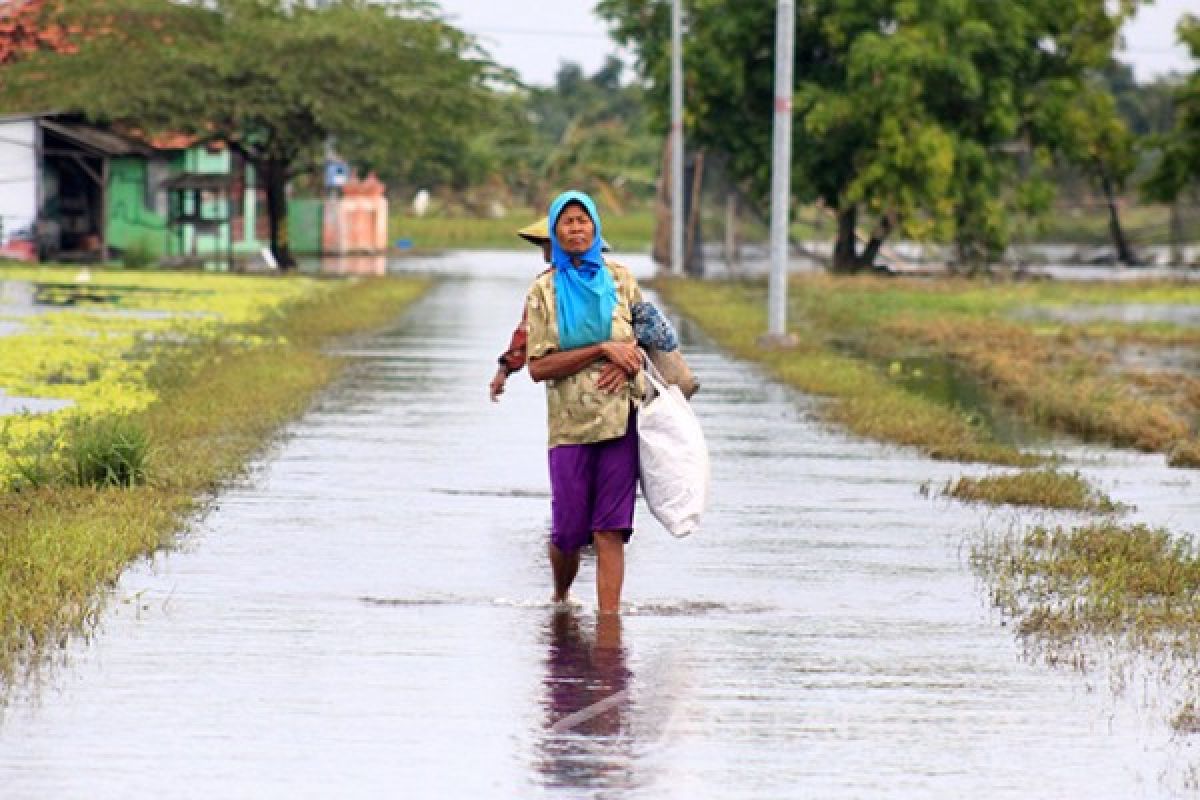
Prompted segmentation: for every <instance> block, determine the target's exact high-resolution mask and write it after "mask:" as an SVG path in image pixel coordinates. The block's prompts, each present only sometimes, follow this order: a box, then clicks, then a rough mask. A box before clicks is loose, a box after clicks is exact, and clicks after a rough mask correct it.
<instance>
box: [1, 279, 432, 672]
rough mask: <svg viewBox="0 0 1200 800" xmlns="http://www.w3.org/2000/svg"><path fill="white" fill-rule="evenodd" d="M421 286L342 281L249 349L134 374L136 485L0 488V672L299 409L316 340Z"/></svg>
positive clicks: (332, 369)
mask: <svg viewBox="0 0 1200 800" xmlns="http://www.w3.org/2000/svg"><path fill="white" fill-rule="evenodd" d="M425 288H426V284H425V283H424V282H421V281H410V280H394V279H379V280H369V281H357V282H346V283H341V284H338V285H336V287H330V288H328V290H327V291H321V292H317V293H311V294H309V295H308V296H307V297H306V298H305V299H302V300H299V301H297V302H295V303H293V304H291V305H290V306H286V307H284V308H282V309H281V311H280V313H278V314H272V315H269V316H268V317H266V318H264V319H262V320H260V321H258V322H256V323H255V324H253V325H252V326H251V330H252V331H253V332H254V334H255V335H257V336H258V337H260V339H259V345H258V346H255V347H253V348H246V347H245V346H244V345H243V343H242V342H241V341H240V340H238V339H236V338H232V337H231V338H224V337H211V338H206V339H203V340H200V341H199V342H196V343H194V344H192V345H191V346H188V347H186V348H183V349H170V350H165V351H163V352H162V353H161V354H160V356H161V357H160V358H158V359H156V360H153V361H152V362H151V364H150V366H149V367H148V368H147V369H146V373H145V374H146V382H147V385H148V386H149V387H150V389H151V390H152V391H153V393H154V396H155V397H156V399H155V401H154V402H152V403H151V404H150V405H149V406H148V407H146V408H144V409H142V410H140V411H137V412H134V413H131V414H129V415H127V416H125V417H124V421H123V424H124V425H126V426H129V429H136V430H137V431H140V432H142V434H143V435H144V437H145V440H146V443H147V447H146V451H145V461H144V465H143V467H142V469H143V470H144V481H130V482H128V483H132V484H134V485H119V486H112V485H101V486H76V485H71V482H63V481H55V480H52V479H51V480H46V481H44V482H43V483H42V484H41V485H37V486H34V485H26V486H25V488H23V489H22V490H20V491H9V492H7V493H0V675H2V674H11V671H12V670H13V669H14V668H16V667H18V666H19V665H20V664H22V663H24V664H31V663H36V662H37V659H38V656H39V655H41V654H44V653H45V651H46V647H47V646H52V645H55V644H57V643H60V642H61V641H63V640H65V638H66V637H68V636H69V635H70V634H72V633H76V632H86V631H87V629H88V627H89V623H90V622H92V621H94V620H95V618H96V615H97V613H98V611H99V609H100V608H101V607H102V604H103V599H104V594H103V592H102V591H101V590H102V589H103V587H106V586H109V585H111V584H112V582H113V581H115V580H116V578H117V577H118V576H119V575H120V573H121V571H122V570H123V569H124V567H125V566H126V565H127V564H128V563H129V562H130V561H131V560H132V559H135V558H137V557H140V556H144V555H147V554H150V553H152V552H154V551H155V550H156V549H158V548H160V547H163V546H164V545H167V544H169V543H170V542H171V541H172V539H173V537H174V536H175V535H176V534H177V533H178V532H179V531H180V530H181V529H182V528H183V527H185V526H186V523H187V519H188V516H189V515H190V514H192V513H194V512H195V511H196V510H197V508H199V506H200V505H201V504H202V503H203V502H204V501H205V498H206V496H207V495H208V493H209V492H211V491H212V490H214V489H215V488H217V487H218V486H219V485H220V484H221V483H222V482H223V481H226V480H228V479H229V478H231V477H233V476H234V475H236V474H237V473H238V471H240V470H241V469H242V468H243V467H244V465H245V463H246V461H247V459H248V458H249V457H250V456H251V455H253V454H254V453H255V452H256V451H257V450H259V449H260V448H261V447H262V446H263V444H264V443H265V442H266V441H268V440H269V438H270V437H271V436H272V435H273V433H274V432H275V431H276V430H278V427H279V425H280V424H281V423H283V422H284V421H286V420H287V419H289V418H292V417H294V416H295V415H296V414H298V413H299V412H301V411H302V410H303V409H304V408H305V407H307V405H308V404H309V403H310V402H311V399H312V396H313V394H314V393H315V392H316V391H317V390H318V389H320V388H321V387H323V386H325V385H327V384H328V383H329V382H330V380H331V379H332V378H333V377H334V376H335V375H336V374H337V371H338V368H339V364H340V362H339V360H338V359H337V358H335V357H332V356H330V355H328V354H327V353H325V352H323V351H322V345H323V344H324V343H326V342H328V341H329V340H330V338H331V337H336V336H342V335H346V334H350V333H354V332H357V331H363V330H369V329H371V328H377V327H380V326H382V325H385V324H386V323H387V322H388V321H390V320H392V319H394V318H395V317H396V315H397V314H398V313H399V311H400V310H401V309H402V308H403V307H404V306H405V305H407V304H408V303H410V302H411V301H412V300H414V299H415V298H416V297H418V296H419V295H420V294H421V293H422V292H423V291H424V289H425ZM65 430H67V431H69V430H70V429H69V428H67V429H65ZM66 441H67V442H68V445H70V444H71V443H72V442H75V440H73V439H69V438H68V439H67V440H66ZM138 484H140V485H138ZM2 683H3V681H0V684H2Z"/></svg>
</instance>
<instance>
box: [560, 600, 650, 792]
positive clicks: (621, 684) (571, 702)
mask: <svg viewBox="0 0 1200 800" xmlns="http://www.w3.org/2000/svg"><path fill="white" fill-rule="evenodd" d="M544 640H545V645H546V676H545V679H544V684H543V686H544V698H543V709H544V711H545V731H544V733H543V735H542V737H541V741H540V747H539V755H538V763H537V769H538V771H539V773H540V774H541V776H542V779H543V783H544V785H546V786H548V787H552V788H573V789H580V788H631V787H632V786H633V784H634V771H633V763H634V758H633V756H634V752H633V749H634V748H633V741H634V740H633V737H632V736H631V735H630V732H631V723H630V718H629V717H630V711H631V702H630V689H629V686H630V683H631V680H632V673H631V672H630V670H629V667H628V665H627V663H626V651H625V647H624V645H623V643H622V641H621V618H620V616H618V615H616V614H598V615H597V617H596V623H595V627H594V630H593V631H592V633H591V635H589V634H588V632H587V631H585V630H584V626H583V624H582V622H581V620H580V618H579V615H578V613H577V612H576V611H575V610H574V609H556V610H555V611H554V612H553V613H552V615H551V617H550V620H549V623H548V625H547V626H546V631H545V636H544Z"/></svg>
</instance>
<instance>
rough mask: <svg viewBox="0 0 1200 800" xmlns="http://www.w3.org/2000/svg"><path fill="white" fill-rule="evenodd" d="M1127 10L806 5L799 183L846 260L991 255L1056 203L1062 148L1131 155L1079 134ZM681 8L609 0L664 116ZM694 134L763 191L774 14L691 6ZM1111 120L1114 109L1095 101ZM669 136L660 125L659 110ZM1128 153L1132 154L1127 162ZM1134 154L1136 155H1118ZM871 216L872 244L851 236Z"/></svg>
mask: <svg viewBox="0 0 1200 800" xmlns="http://www.w3.org/2000/svg"><path fill="white" fill-rule="evenodd" d="M1131 6H1132V0H1124V1H1123V2H1121V3H1118V4H1109V3H1106V2H1104V0H1026V1H1025V2H1021V3H970V2H963V0H864V1H863V2H853V3H848V2H843V1H842V0H808V1H807V2H803V3H799V4H798V5H797V14H796V40H795V42H796V43H795V52H796V55H795V58H796V62H795V65H794V69H795V76H796V88H795V98H794V109H795V112H794V113H795V122H794V124H793V136H794V141H793V148H792V151H793V154H794V155H793V167H792V184H793V191H794V196H795V197H796V199H797V200H799V201H801V202H819V203H821V204H823V205H824V206H825V207H827V208H829V209H830V210H832V211H833V212H834V213H836V214H837V217H838V223H839V224H838V240H837V243H836V245H835V257H834V266H835V268H838V269H857V268H860V267H864V266H870V265H871V264H872V263H873V261H874V259H875V256H876V253H877V252H878V249H879V247H880V246H881V244H882V242H883V241H884V239H885V238H886V237H887V236H888V235H889V234H890V233H891V231H893V230H895V229H897V228H899V229H901V230H903V231H905V232H906V233H908V234H910V235H914V236H917V237H928V236H933V235H936V236H938V237H939V238H945V239H952V240H954V241H956V242H957V243H958V246H959V252H960V259H962V260H964V261H966V262H979V261H982V260H983V259H985V258H987V257H989V256H991V255H994V254H995V253H997V252H998V251H999V250H1001V249H1002V248H1003V247H1004V246H1005V244H1006V243H1007V241H1008V237H1009V230H1010V227H1011V216H1012V213H1013V212H1014V211H1018V210H1035V209H1037V208H1039V207H1044V206H1045V204H1046V203H1047V201H1048V198H1049V196H1050V194H1051V191H1050V187H1049V186H1048V185H1047V183H1046V181H1045V180H1044V179H1043V173H1044V171H1045V170H1046V169H1047V168H1048V167H1049V166H1050V165H1051V164H1052V163H1053V161H1054V159H1055V158H1056V157H1066V156H1065V155H1064V154H1068V153H1075V154H1077V153H1079V152H1082V151H1088V152H1091V150H1089V147H1091V148H1092V150H1094V151H1096V152H1099V151H1100V150H1101V149H1105V150H1106V152H1111V153H1112V154H1114V156H1118V155H1121V152H1123V151H1121V145H1120V142H1119V141H1118V140H1119V139H1120V136H1119V135H1118V132H1117V131H1116V130H1112V131H1110V132H1109V133H1108V134H1106V135H1105V137H1103V147H1101V144H1100V143H1099V142H1092V145H1095V146H1094V147H1092V145H1089V144H1088V143H1086V142H1081V141H1077V138H1076V137H1077V136H1083V135H1086V136H1087V137H1091V138H1093V139H1094V138H1096V137H1093V136H1092V134H1091V133H1090V132H1085V131H1075V130H1073V129H1071V127H1070V125H1069V124H1068V123H1067V117H1068V116H1074V117H1075V118H1077V115H1078V113H1079V107H1078V105H1077V104H1076V100H1075V99H1074V98H1076V97H1077V96H1080V95H1086V94H1087V91H1086V90H1088V87H1089V83H1088V82H1089V80H1091V76H1092V74H1093V73H1094V71H1095V70H1097V69H1100V68H1102V67H1103V66H1104V65H1106V64H1107V63H1108V61H1109V59H1110V56H1111V53H1112V49H1113V45H1114V42H1115V37H1116V34H1117V31H1118V29H1119V27H1120V24H1121V22H1122V20H1123V18H1124V16H1125V15H1126V14H1127V13H1129V11H1130V10H1131ZM669 7H670V3H669V0H600V3H599V5H598V11H599V12H600V14H601V15H602V16H604V17H605V18H606V19H607V20H609V21H610V22H611V23H612V24H613V26H614V33H615V36H616V37H617V39H618V40H619V41H621V42H622V43H624V44H626V45H629V46H632V47H633V48H634V49H635V50H636V52H637V53H638V56H639V61H638V66H639V69H640V71H641V73H642V75H643V76H644V77H645V79H646V80H647V81H648V84H649V87H650V89H649V90H650V92H651V94H652V96H653V97H654V98H655V100H656V103H655V104H654V106H655V107H657V108H666V107H667V104H666V95H667V91H668V88H669V86H668V81H667V76H668V68H669V63H668V53H667V45H668V40H667V32H668V30H669V26H668V14H669ZM686 9H687V31H688V32H687V36H686V37H685V41H686V44H685V71H686V76H687V77H686V89H685V91H686V93H687V98H688V100H687V116H686V120H685V123H686V126H687V131H688V137H689V139H690V141H692V142H694V143H696V144H698V145H700V146H704V147H712V148H714V149H718V150H720V151H722V152H724V153H725V154H727V155H728V157H729V160H730V165H731V168H732V170H733V173H734V175H735V176H736V177H737V178H739V179H740V180H741V181H742V182H743V183H744V184H745V186H746V188H747V189H748V190H749V191H750V193H751V195H752V196H757V197H759V198H763V199H765V197H766V196H767V189H768V186H769V168H770V159H769V157H768V154H769V153H770V151H771V144H770V137H771V125H770V120H771V113H772V109H773V105H774V85H773V84H774V71H773V68H772V65H773V60H774V49H775V47H774V28H775V24H774V17H775V13H774V8H773V5H772V4H764V3H738V4H730V3H725V2H721V0H689V2H687V3H686ZM1087 97H1088V99H1087V100H1086V101H1084V102H1085V106H1086V109H1087V113H1091V114H1096V115H1100V116H1101V119H1099V120H1095V121H1096V122H1098V123H1100V124H1101V125H1104V126H1107V125H1108V121H1109V120H1110V119H1112V118H1114V117H1115V113H1116V112H1115V109H1114V108H1113V107H1112V106H1111V104H1107V103H1104V102H1102V101H1097V100H1096V99H1095V97H1094V96H1092V95H1087ZM656 121H657V124H658V128H659V129H660V130H665V127H666V126H665V120H664V119H663V118H662V116H661V115H659V116H657V117H656ZM1119 151H1120V152H1119ZM1122 157H1123V156H1122ZM863 218H868V219H870V220H872V221H873V222H874V227H873V229H872V231H871V233H870V235H869V237H867V239H868V241H867V242H866V244H865V246H860V244H859V243H858V242H857V241H856V234H855V230H856V227H857V225H858V224H859V222H860V221H862V219H863Z"/></svg>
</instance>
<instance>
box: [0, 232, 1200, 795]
mask: <svg viewBox="0 0 1200 800" xmlns="http://www.w3.org/2000/svg"><path fill="white" fill-rule="evenodd" d="M405 265H407V266H409V267H413V268H421V269H429V270H432V271H436V272H439V273H442V274H443V275H444V277H445V280H444V281H443V282H442V283H441V284H440V285H439V286H438V288H436V289H435V290H434V291H433V292H432V293H431V294H430V295H429V296H428V297H427V298H426V299H425V300H423V301H422V302H421V303H419V304H418V305H417V306H416V307H414V308H413V309H412V310H411V312H410V313H409V314H407V315H406V316H405V317H404V318H403V319H402V320H401V321H400V322H399V323H398V325H397V326H396V327H395V329H394V330H392V331H390V332H388V333H385V334H383V335H380V336H377V337H375V338H371V339H368V340H362V341H359V342H357V343H354V344H351V345H348V346H347V348H346V350H347V352H348V353H349V354H350V355H352V356H353V357H354V358H355V362H354V366H353V367H352V368H351V370H350V372H349V373H348V375H347V376H346V379H345V380H344V381H343V382H342V383H341V384H340V385H339V387H337V388H336V389H335V390H333V391H331V392H329V393H327V394H326V395H324V396H323V397H322V399H321V400H320V402H319V403H318V404H317V406H316V407H315V408H314V409H313V410H312V412H311V413H309V414H308V415H307V416H306V417H305V418H304V419H302V420H301V421H299V422H298V423H296V424H295V425H294V426H292V427H291V429H290V430H289V432H288V436H287V437H286V439H285V440H284V441H283V442H281V443H280V444H279V445H278V446H277V447H276V448H274V449H273V450H272V451H271V452H270V453H268V454H267V455H266V456H265V457H264V458H263V460H262V461H261V462H260V463H259V464H258V465H257V466H256V468H255V469H254V471H253V473H252V474H251V475H250V476H249V477H248V478H247V479H246V480H245V481H243V482H242V483H240V484H239V485H237V486H235V487H232V488H230V489H228V490H227V491H225V492H223V493H222V494H221V496H220V497H219V498H218V501H217V504H216V506H215V507H214V508H213V509H212V511H211V513H209V514H208V515H207V516H206V517H205V518H203V519H202V520H201V521H199V522H198V523H197V524H196V526H195V529H194V530H193V531H192V532H191V533H190V534H189V535H188V536H187V537H186V538H185V540H184V542H183V545H182V547H181V549H180V550H178V551H175V552H172V553H169V554H165V555H162V556H160V557H159V558H158V559H157V560H156V561H155V563H153V564H144V565H140V566H138V567H135V568H133V569H131V570H130V571H129V572H128V573H127V574H126V576H125V577H124V578H123V579H122V581H121V583H120V585H119V587H118V589H117V590H116V594H115V597H114V599H113V601H112V604H111V607H110V611H109V612H108V613H107V614H106V615H105V618H104V620H103V622H102V624H101V626H100V628H99V630H98V631H97V634H96V636H94V637H93V638H92V639H91V641H89V642H86V643H77V644H76V645H74V646H72V648H71V649H70V651H69V653H68V654H67V657H66V662H67V663H66V664H65V665H63V666H61V667H59V668H56V669H53V670H50V671H49V672H48V675H47V676H46V679H45V682H44V684H43V685H40V686H34V687H24V688H21V689H19V690H18V691H17V693H16V696H15V697H14V698H13V700H12V701H11V702H10V704H9V706H8V709H7V710H6V711H5V716H4V718H3V721H2V724H0V797H4V798H75V797H79V798H128V797H149V796H162V797H197V798H201V797H203V798H211V797H246V798H273V797H279V798H285V797H286V798H293V797H328V796H339V797H375V796H402V797H412V798H452V797H455V798H456V797H464V798H465V797H471V798H493V797H495V798H508V797H520V798H536V797H546V798H579V797H596V798H702V797H713V798H740V797H745V798H783V797H797V798H800V797H805V798H807V797H819V798H946V797H979V798H1014V799H1015V798H1021V799H1022V800H1024V799H1026V798H1067V797H1071V798H1074V797H1087V798H1121V799H1122V800H1126V799H1128V798H1142V797H1146V798H1157V797H1168V796H1172V794H1173V790H1174V788H1175V787H1174V783H1173V779H1170V778H1168V779H1166V780H1164V778H1163V776H1164V775H1167V776H1170V775H1172V774H1174V772H1175V771H1176V769H1175V766H1174V765H1177V764H1178V763H1179V760H1180V758H1185V757H1186V756H1187V755H1188V752H1187V749H1186V747H1184V746H1183V745H1181V744H1180V743H1179V742H1173V741H1172V740H1171V739H1170V737H1169V733H1168V731H1167V730H1166V726H1165V723H1164V722H1163V717H1164V714H1163V713H1162V712H1161V710H1160V709H1146V708H1142V707H1139V706H1138V704H1136V703H1131V702H1125V701H1124V700H1122V699H1121V698H1119V697H1113V696H1112V695H1111V693H1109V692H1108V691H1107V689H1106V688H1105V686H1106V680H1105V678H1104V676H1093V677H1090V678H1089V677H1087V676H1080V675H1079V674H1076V673H1073V672H1070V671H1056V670H1051V669H1048V668H1046V667H1044V666H1041V665H1039V664H1037V663H1031V662H1030V661H1029V660H1027V659H1025V658H1023V657H1022V655H1021V648H1020V645H1019V643H1017V642H1016V641H1014V638H1013V635H1012V633H1011V631H1010V630H1009V629H1008V628H1006V627H1004V626H1002V625H1001V624H1000V620H999V619H998V618H997V617H996V616H995V615H994V614H993V613H992V612H991V611H990V609H989V608H988V604H987V602H986V594H985V592H984V590H983V588H982V587H980V586H979V585H978V584H977V582H976V580H975V579H974V578H973V577H972V575H971V572H970V570H969V568H968V566H967V563H966V561H967V558H966V555H967V549H968V542H969V539H970V537H971V536H972V535H973V534H974V533H977V532H978V531H979V530H980V529H981V527H982V526H984V525H989V524H994V525H1008V524H1011V523H1012V519H1010V515H1008V514H1007V512H994V511H993V512H986V511H982V510H977V509H973V508H969V507H965V506H961V505H959V504H957V503H953V502H950V501H947V500H945V499H940V498H938V497H937V496H936V495H937V492H936V489H937V488H939V487H940V486H942V485H943V484H944V483H945V482H946V481H948V480H950V479H951V478H954V477H957V476H959V475H960V474H963V473H964V472H973V473H979V472H982V469H981V468H977V467H970V468H964V467H962V466H961V465H955V464H945V463H937V462H931V461H928V460H926V459H923V458H921V457H919V456H917V455H915V454H914V453H913V452H912V451H910V450H906V449H902V448H892V447H886V446H882V445H877V444H873V443H870V442H865V441H862V440H858V439H853V438H850V437H848V436H845V435H842V434H840V433H838V432H836V431H831V430H829V429H828V428H826V427H825V426H823V425H822V424H820V423H818V422H817V421H816V420H815V418H814V416H813V414H812V405H811V403H812V401H810V400H808V399H806V398H804V397H803V396H801V395H798V394H796V393H794V392H792V391H790V390H787V389H784V388H781V387H779V386H776V385H773V384H771V383H769V382H767V381H765V380H764V379H763V378H762V376H761V375H760V374H759V373H758V372H756V371H755V370H754V369H753V368H751V367H748V366H746V365H744V364H740V363H737V362H734V361H732V360H730V359H729V358H727V357H725V356H723V355H721V354H720V353H717V352H715V351H714V350H712V349H711V347H710V346H708V345H707V344H705V343H704V342H703V341H700V340H697V339H696V338H695V337H694V336H693V335H692V334H691V333H690V332H689V331H688V330H687V326H683V330H682V331H681V333H682V335H683V337H684V340H685V342H687V343H688V344H687V348H688V352H689V358H690V361H691V363H692V365H693V367H694V369H695V371H696V373H697V375H698V376H699V378H700V380H701V381H702V383H703V389H702V390H701V392H700V394H699V395H697V397H696V401H695V407H696V409H697V411H698V413H699V414H700V416H701V419H702V421H703V423H704V426H705V429H706V434H707V436H708V440H709V446H710V450H711V454H712V461H713V487H714V493H713V500H712V508H711V512H710V514H709V515H708V518H707V521H706V524H705V529H704V530H703V531H702V532H701V533H700V534H697V535H696V536H695V537H693V538H692V539H689V540H683V541H676V540H673V539H671V537H669V536H668V535H667V534H666V533H665V532H663V531H662V530H661V529H659V528H658V527H657V525H656V523H654V521H653V520H652V519H651V518H650V516H649V514H648V513H647V512H646V511H645V509H644V508H639V510H638V519H637V524H638V526H639V527H638V532H637V534H636V535H635V536H634V539H633V542H632V543H631V545H630V547H629V549H628V567H627V578H626V587H625V600H626V602H627V606H628V607H627V610H626V613H624V614H623V616H622V619H621V620H620V622H619V623H615V622H613V621H611V620H609V621H603V622H601V623H599V624H598V623H597V619H596V616H595V614H594V608H595V600H594V594H593V591H594V590H593V585H594V584H593V581H594V575H593V571H592V564H591V562H590V560H588V559H585V562H584V566H583V569H582V570H581V572H580V576H579V579H578V581H577V583H576V589H575V595H576V597H577V599H578V600H579V601H581V603H582V605H581V606H580V608H578V609H577V610H576V611H574V612H561V611H556V610H555V609H554V608H552V607H551V606H550V605H549V604H548V603H547V600H548V598H549V595H550V583H549V573H548V566H547V564H546V559H545V549H544V548H545V539H546V531H547V528H548V526H549V517H550V514H549V512H550V506H549V496H548V492H547V486H548V481H547V476H546V465H545V446H544V442H545V438H544V436H545V429H544V421H543V414H544V402H543V399H542V390H541V388H540V387H537V386H534V385H533V384H531V383H530V382H529V381H528V379H527V377H526V376H525V375H523V374H522V375H519V376H514V378H513V380H512V381H511V382H510V389H509V391H508V392H507V393H506V394H505V395H504V398H503V401H502V402H501V403H500V404H498V405H492V404H491V403H489V402H488V401H487V398H486V384H487V380H488V379H489V377H490V376H491V374H492V371H493V369H494V359H495V356H496V355H497V354H498V353H499V351H500V350H502V349H503V348H504V346H505V345H506V343H507V340H508V336H509V333H510V332H511V330H512V327H513V325H514V324H515V323H516V321H517V318H518V317H519V314H520V303H521V301H522V297H523V291H524V287H525V286H526V285H527V284H528V282H529V281H530V279H531V278H532V276H533V274H534V273H535V272H536V271H537V269H538V266H537V259H536V258H535V257H533V255H532V254H530V255H529V256H524V255H522V256H520V257H518V256H517V255H512V254H508V255H500V254H469V255H468V254H460V255H454V256H450V257H447V258H445V259H440V260H436V261H434V260H430V261H417V260H410V261H406V262H405ZM1071 455H1072V456H1073V459H1074V460H1075V461H1076V462H1077V463H1081V464H1083V465H1084V466H1083V467H1082V468H1083V469H1084V471H1085V472H1086V473H1087V474H1088V475H1089V477H1094V478H1095V479H1096V480H1097V481H1098V483H1099V484H1100V485H1101V486H1102V487H1104V488H1105V489H1107V490H1109V491H1110V492H1111V493H1112V494H1114V496H1115V497H1116V499H1118V500H1121V501H1124V502H1130V503H1134V504H1136V505H1138V506H1139V508H1140V509H1142V511H1141V512H1139V516H1138V518H1139V519H1144V520H1146V521H1149V522H1152V523H1155V524H1170V525H1172V526H1179V525H1181V524H1184V523H1189V522H1190V523H1193V524H1194V523H1195V521H1196V520H1200V499H1198V498H1200V481H1198V480H1197V479H1196V478H1195V477H1194V476H1195V472H1182V471H1169V470H1166V469H1165V468H1164V467H1163V466H1162V464H1161V461H1162V459H1161V457H1156V458H1151V457H1148V456H1139V455H1133V454H1125V453H1102V454H1099V455H1098V452H1097V451H1093V450H1087V449H1080V450H1079V451H1077V452H1075V453H1073V454H1071ZM1101 456H1103V457H1101ZM929 487H933V489H934V490H933V491H926V490H927V489H928V488H929ZM1050 519H1054V518H1053V517H1050Z"/></svg>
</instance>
